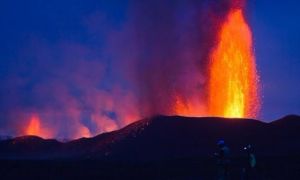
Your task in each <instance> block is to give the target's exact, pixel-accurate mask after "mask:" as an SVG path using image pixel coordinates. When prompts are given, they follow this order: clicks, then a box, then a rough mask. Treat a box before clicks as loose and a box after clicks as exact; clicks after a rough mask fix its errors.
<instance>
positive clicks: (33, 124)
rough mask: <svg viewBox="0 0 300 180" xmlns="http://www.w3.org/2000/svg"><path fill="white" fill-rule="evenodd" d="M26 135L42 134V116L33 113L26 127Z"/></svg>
mask: <svg viewBox="0 0 300 180" xmlns="http://www.w3.org/2000/svg"><path fill="white" fill-rule="evenodd" d="M26 135H36V136H39V135H41V127H40V118H39V116H38V115H32V117H31V119H30V122H29V125H28V127H27V129H26Z"/></svg>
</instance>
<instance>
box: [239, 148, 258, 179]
mask: <svg viewBox="0 0 300 180" xmlns="http://www.w3.org/2000/svg"><path fill="white" fill-rule="evenodd" d="M243 150H244V151H245V154H246V157H247V158H246V161H245V165H244V167H243V169H242V179H243V180H250V179H257V170H256V157H255V154H254V152H253V148H252V146H251V145H250V144H249V145H247V146H245V147H244V148H243Z"/></svg>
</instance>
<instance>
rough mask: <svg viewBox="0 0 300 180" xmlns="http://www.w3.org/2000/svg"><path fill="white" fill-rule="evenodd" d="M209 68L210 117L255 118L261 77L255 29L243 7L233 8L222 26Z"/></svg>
mask: <svg viewBox="0 0 300 180" xmlns="http://www.w3.org/2000/svg"><path fill="white" fill-rule="evenodd" d="M209 66H210V67H209V82H208V83H209V84H208V115H210V116H221V117H234V118H243V117H255V116H256V115H257V111H258V109H259V98H258V87H257V86H258V75H257V71H256V64H255V57H254V54H253V50H252V34H251V30H250V28H249V26H248V24H247V23H246V21H245V18H244V15H243V11H242V9H241V8H235V9H232V10H231V11H230V12H229V14H228V16H227V19H226V20H225V22H224V23H223V25H222V26H221V29H220V32H219V34H218V41H217V44H216V47H215V48H214V49H213V51H212V53H211V59H210V65H209Z"/></svg>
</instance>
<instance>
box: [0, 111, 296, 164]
mask: <svg viewBox="0 0 300 180" xmlns="http://www.w3.org/2000/svg"><path fill="white" fill-rule="evenodd" d="M299 130H300V116H296V115H289V116H286V117H284V118H281V119H279V120H277V121H273V122H271V123H264V122H261V121H258V120H253V119H243V120H237V119H228V118H216V117H201V118H195V117H180V116H155V117H153V118H148V119H143V120H140V121H137V122H135V123H132V124H130V125H128V126H126V127H124V128H122V129H120V130H117V131H113V132H109V133H103V134H100V135H98V136H95V137H92V138H81V139H77V140H73V141H70V142H64V143H63V142H59V141H57V140H53V139H42V138H40V137H36V136H22V137H17V138H13V139H5V140H1V141H0V158H1V159H73V158H83V159H104V160H127V161H128V160H130V161H147V160H162V159H174V158H191V157H207V156H211V155H212V154H213V153H214V152H215V151H216V148H217V147H216V141H217V140H219V139H224V140H225V141H226V142H227V144H228V145H229V147H230V148H231V150H232V154H234V155H236V156H239V155H241V154H243V152H242V148H243V147H244V146H245V145H247V144H249V143H250V144H252V145H253V146H254V149H255V151H256V153H257V154H258V155H262V156H284V155H287V154H288V155H291V156H293V155H297V156H298V155H300V141H299V139H300V131H299Z"/></svg>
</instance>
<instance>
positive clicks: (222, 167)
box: [215, 140, 230, 180]
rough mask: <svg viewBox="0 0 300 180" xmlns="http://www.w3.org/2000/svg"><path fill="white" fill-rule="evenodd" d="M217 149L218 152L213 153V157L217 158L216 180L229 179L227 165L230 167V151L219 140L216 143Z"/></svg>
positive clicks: (223, 142) (222, 141)
mask: <svg viewBox="0 0 300 180" xmlns="http://www.w3.org/2000/svg"><path fill="white" fill-rule="evenodd" d="M217 145H218V147H219V152H218V153H215V157H216V158H217V166H218V172H217V173H218V175H217V179H218V180H223V179H229V165H230V157H229V155H230V150H229V148H228V147H227V146H226V144H225V141H224V140H219V141H218V143H217Z"/></svg>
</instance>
